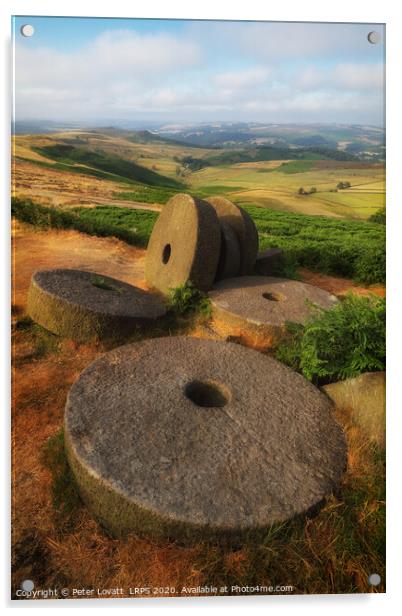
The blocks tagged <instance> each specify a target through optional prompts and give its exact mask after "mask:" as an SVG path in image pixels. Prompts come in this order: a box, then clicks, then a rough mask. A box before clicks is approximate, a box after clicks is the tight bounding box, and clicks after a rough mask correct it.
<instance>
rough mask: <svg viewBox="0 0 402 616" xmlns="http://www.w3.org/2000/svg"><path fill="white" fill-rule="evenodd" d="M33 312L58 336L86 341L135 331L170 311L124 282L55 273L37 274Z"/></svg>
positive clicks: (32, 287)
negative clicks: (137, 327)
mask: <svg viewBox="0 0 402 616" xmlns="http://www.w3.org/2000/svg"><path fill="white" fill-rule="evenodd" d="M27 311H28V314H29V316H30V317H31V318H32V319H33V320H34V321H36V322H37V323H39V325H42V327H44V328H45V329H47V330H49V331H51V332H53V333H54V334H59V335H60V336H65V337H68V338H72V339H73V340H76V341H78V342H83V341H85V340H89V339H91V338H108V337H112V336H121V335H124V334H127V333H130V332H132V331H133V330H134V329H135V327H136V326H138V325H140V324H142V323H146V322H149V321H150V320H153V319H156V318H158V317H161V316H163V315H164V314H165V312H166V308H165V306H164V305H163V303H162V302H161V300H160V299H159V298H157V297H155V296H154V295H152V294H150V293H147V292H146V291H144V290H142V289H139V288H137V287H134V286H132V285H129V284H127V283H125V282H122V281H121V280H115V279H114V278H110V277H109V276H101V275H99V274H95V273H93V272H86V271H79V270H69V269H54V270H42V271H38V272H36V273H35V274H33V276H32V278H31V284H30V288H29V292H28V305H27Z"/></svg>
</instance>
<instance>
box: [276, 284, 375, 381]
mask: <svg viewBox="0 0 402 616" xmlns="http://www.w3.org/2000/svg"><path fill="white" fill-rule="evenodd" d="M287 329H288V337H287V338H286V339H285V340H284V341H283V342H282V343H281V344H280V345H279V346H278V349H277V351H276V357H277V359H279V360H280V361H282V362H284V363H286V364H287V365H289V366H291V367H292V368H294V369H295V370H297V371H298V372H300V373H301V374H303V375H304V376H305V377H306V378H307V379H309V380H310V381H313V382H314V383H316V384H322V383H328V382H333V381H338V380H342V379H347V378H350V377H354V376H357V375H359V374H361V373H362V372H369V371H371V370H384V368H385V300H384V299H382V298H377V297H374V296H370V297H357V296H354V295H348V296H347V297H346V298H345V300H344V301H342V302H339V304H337V305H336V306H334V307H333V308H331V309H330V310H321V309H318V308H317V309H316V314H315V316H313V317H312V318H311V319H310V320H309V321H308V322H307V323H306V325H305V326H304V327H303V326H301V325H293V324H288V326H287Z"/></svg>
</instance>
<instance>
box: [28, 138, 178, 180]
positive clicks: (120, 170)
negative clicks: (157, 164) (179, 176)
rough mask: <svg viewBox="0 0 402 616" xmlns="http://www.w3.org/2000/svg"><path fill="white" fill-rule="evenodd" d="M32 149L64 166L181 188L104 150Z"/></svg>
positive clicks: (50, 147)
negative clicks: (75, 166)
mask: <svg viewBox="0 0 402 616" xmlns="http://www.w3.org/2000/svg"><path fill="white" fill-rule="evenodd" d="M31 149H32V150H33V151H34V152H36V153H37V154H40V155H41V156H45V157H46V158H50V159H52V160H56V161H57V162H59V163H64V164H70V165H71V164H76V163H79V164H83V165H86V166H87V167H91V168H95V169H100V170H101V171H103V172H107V173H111V174H114V175H115V176H120V178H123V179H128V180H134V181H136V182H141V183H145V184H150V185H151V186H168V187H172V188H180V187H182V186H183V184H182V183H181V182H177V181H176V180H173V179H171V178H168V177H166V176H163V175H160V174H159V173H156V172H155V171H151V170H150V169H146V168H145V167H141V166H140V165H137V164H136V163H134V162H131V161H128V160H125V159H124V158H120V157H118V156H113V155H112V154H108V153H106V152H104V151H102V150H99V151H96V152H94V151H92V150H88V149H86V148H76V147H74V146H72V145H61V144H56V145H48V146H44V147H37V146H32V147H31Z"/></svg>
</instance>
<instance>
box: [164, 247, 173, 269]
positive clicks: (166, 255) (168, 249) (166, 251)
mask: <svg viewBox="0 0 402 616" xmlns="http://www.w3.org/2000/svg"><path fill="white" fill-rule="evenodd" d="M171 254H172V247H171V245H170V244H166V246H165V248H164V249H163V252H162V262H163V263H164V264H165V265H166V263H167V262H168V261H169V259H170V255H171Z"/></svg>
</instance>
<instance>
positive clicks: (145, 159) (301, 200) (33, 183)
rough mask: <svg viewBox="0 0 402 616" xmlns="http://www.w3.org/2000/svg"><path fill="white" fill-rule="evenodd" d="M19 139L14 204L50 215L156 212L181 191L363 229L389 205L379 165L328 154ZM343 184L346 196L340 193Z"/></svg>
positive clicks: (77, 137)
mask: <svg viewBox="0 0 402 616" xmlns="http://www.w3.org/2000/svg"><path fill="white" fill-rule="evenodd" d="M299 136H300V135H299ZM305 138H306V139H309V138H308V137H305ZM13 139H14V168H13V172H14V173H13V180H14V194H15V195H17V196H24V197H31V198H34V199H39V201H40V202H41V203H43V204H44V205H58V206H62V207H71V206H78V205H84V206H87V205H91V206H92V205H125V206H127V207H131V208H132V207H148V206H149V207H158V206H159V207H160V206H161V205H163V204H164V203H166V201H167V199H169V198H170V196H171V195H172V194H174V192H178V191H185V192H190V193H192V194H195V195H199V196H200V197H203V196H207V195H212V194H222V195H226V196H227V197H228V198H229V199H231V200H233V201H235V202H236V203H238V204H239V205H251V206H260V207H268V208H270V209H274V210H280V211H287V212H295V213H297V212H299V213H303V214H312V215H324V216H330V217H336V218H351V219H357V220H361V219H366V218H368V217H369V216H370V215H372V214H373V213H375V212H376V211H377V210H379V209H381V208H383V207H384V205H385V173H384V166H383V164H382V163H380V162H376V163H372V162H367V161H362V160H359V158H358V157H357V156H355V155H351V154H349V153H348V152H345V151H343V150H340V149H333V148H328V147H326V146H325V147H324V146H323V145H322V144H321V145H314V146H311V144H310V143H309V144H308V146H307V147H301V146H299V147H298V148H296V149H294V148H292V147H290V145H289V144H286V145H278V144H276V145H275V146H273V145H267V144H266V145H256V144H255V143H254V144H253V145H247V146H245V147H242V148H239V147H238V146H237V147H233V148H229V147H220V148H217V147H212V148H211V147H208V148H203V147H200V146H198V147H193V146H191V145H183V143H182V142H181V141H180V140H177V139H176V138H175V136H174V135H173V134H170V135H169V137H166V136H164V135H162V134H161V133H156V132H151V131H147V130H140V131H132V130H123V129H119V128H114V127H107V128H102V129H101V128H97V129H89V130H80V129H74V130H69V131H65V132H61V133H51V134H42V135H40V134H32V135H15V136H14V138H13ZM340 183H343V184H345V185H346V186H347V188H343V189H338V188H337V186H338V185H339V184H340ZM349 184H350V186H349ZM300 188H303V191H304V194H303V195H300V194H299V190H300ZM312 188H314V189H315V190H313V191H312V190H311V189H312Z"/></svg>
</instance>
